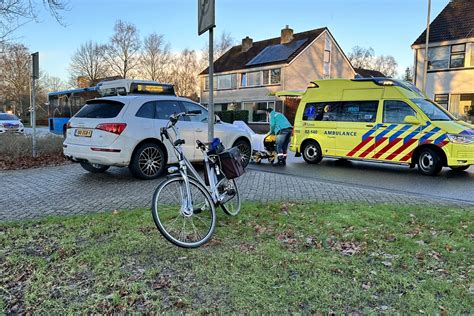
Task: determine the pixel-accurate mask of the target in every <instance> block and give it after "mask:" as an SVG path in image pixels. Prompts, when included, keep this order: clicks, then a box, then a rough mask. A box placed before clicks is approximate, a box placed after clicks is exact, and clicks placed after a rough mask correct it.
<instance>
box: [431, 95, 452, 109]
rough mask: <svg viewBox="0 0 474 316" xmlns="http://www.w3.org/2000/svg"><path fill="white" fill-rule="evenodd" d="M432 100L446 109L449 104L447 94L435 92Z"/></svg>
mask: <svg viewBox="0 0 474 316" xmlns="http://www.w3.org/2000/svg"><path fill="white" fill-rule="evenodd" d="M434 101H435V102H436V103H438V104H439V105H441V106H442V107H443V108H445V109H446V110H447V109H448V104H449V94H435V97H434Z"/></svg>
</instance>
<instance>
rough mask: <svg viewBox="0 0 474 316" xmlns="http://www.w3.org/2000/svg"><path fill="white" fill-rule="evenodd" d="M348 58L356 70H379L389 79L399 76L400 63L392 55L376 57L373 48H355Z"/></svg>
mask: <svg viewBox="0 0 474 316" xmlns="http://www.w3.org/2000/svg"><path fill="white" fill-rule="evenodd" d="M348 58H349V60H350V61H351V64H352V66H353V67H354V68H364V69H370V70H377V71H380V72H381V73H383V74H384V75H386V76H387V77H395V76H396V74H397V66H398V63H397V61H396V60H395V58H394V57H393V56H390V55H387V56H384V55H380V56H375V51H374V49H373V48H372V47H369V48H364V47H360V46H354V47H353V48H352V50H351V52H350V53H349V55H348Z"/></svg>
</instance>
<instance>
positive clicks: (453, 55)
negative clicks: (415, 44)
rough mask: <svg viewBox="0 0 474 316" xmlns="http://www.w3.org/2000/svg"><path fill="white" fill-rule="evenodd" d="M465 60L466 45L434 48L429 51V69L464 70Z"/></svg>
mask: <svg viewBox="0 0 474 316" xmlns="http://www.w3.org/2000/svg"><path fill="white" fill-rule="evenodd" d="M465 59H466V44H457V45H451V46H440V47H433V48H430V49H429V50H428V69H429V70H437V69H448V68H462V67H464V66H465Z"/></svg>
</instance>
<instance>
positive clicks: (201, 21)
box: [198, 0, 216, 142]
mask: <svg viewBox="0 0 474 316" xmlns="http://www.w3.org/2000/svg"><path fill="white" fill-rule="evenodd" d="M215 26H216V15H215V0H198V35H202V34H204V33H205V32H207V31H209V103H208V106H207V109H208V117H207V122H208V132H207V138H208V141H209V142H212V140H213V139H214V121H215V117H214V27H215Z"/></svg>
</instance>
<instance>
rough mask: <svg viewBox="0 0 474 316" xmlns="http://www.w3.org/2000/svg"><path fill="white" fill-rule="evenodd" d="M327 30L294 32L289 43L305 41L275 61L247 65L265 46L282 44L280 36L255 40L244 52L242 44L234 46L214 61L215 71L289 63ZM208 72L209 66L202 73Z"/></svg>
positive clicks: (324, 28) (323, 28)
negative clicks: (284, 57)
mask: <svg viewBox="0 0 474 316" xmlns="http://www.w3.org/2000/svg"><path fill="white" fill-rule="evenodd" d="M325 30H327V28H326V27H322V28H319V29H314V30H310V31H306V32H301V33H294V34H293V41H291V43H289V44H287V45H291V44H293V43H295V42H297V41H300V40H305V41H304V42H303V43H302V44H301V45H299V46H298V48H297V49H296V50H294V51H293V52H292V53H291V54H290V55H289V56H288V57H287V58H286V59H284V60H279V61H274V62H268V63H259V64H252V65H247V64H248V63H249V62H250V61H251V60H252V59H254V58H255V57H256V56H257V55H258V54H260V52H262V51H263V50H264V49H265V48H267V47H270V46H272V45H278V44H280V37H275V38H271V39H266V40H263V41H258V42H253V45H252V47H251V48H250V49H249V50H248V51H246V52H242V45H237V46H233V47H232V48H231V49H229V50H228V51H227V52H226V53H225V54H224V55H222V56H221V57H219V58H218V59H217V60H216V61H214V72H215V73H219V72H225V71H232V70H239V69H249V68H254V67H261V66H262V65H265V66H268V65H275V64H286V63H289V62H290V61H291V60H293V59H294V58H295V57H296V56H298V54H299V53H300V52H302V51H303V50H304V49H305V48H306V47H307V46H308V45H309V44H311V43H312V42H313V41H314V40H315V39H316V38H317V37H318V36H319V35H321V33H323V32H324V31H325ZM208 72H209V68H206V69H204V70H203V71H202V72H201V73H200V75H204V74H207V73H208Z"/></svg>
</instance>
